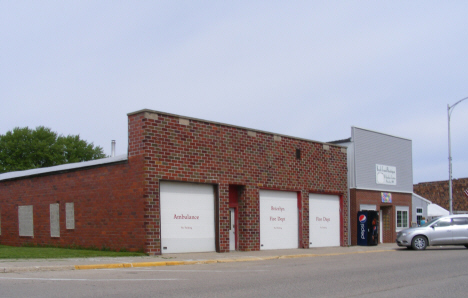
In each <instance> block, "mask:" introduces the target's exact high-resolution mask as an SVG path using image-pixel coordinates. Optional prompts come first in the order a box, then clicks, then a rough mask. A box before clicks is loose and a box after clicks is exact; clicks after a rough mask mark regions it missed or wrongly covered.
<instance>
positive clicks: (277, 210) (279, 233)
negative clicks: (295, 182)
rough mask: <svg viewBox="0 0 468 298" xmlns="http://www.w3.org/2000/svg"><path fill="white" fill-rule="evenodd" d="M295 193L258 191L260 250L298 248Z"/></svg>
mask: <svg viewBox="0 0 468 298" xmlns="http://www.w3.org/2000/svg"><path fill="white" fill-rule="evenodd" d="M298 232H299V225H298V215H297V193H295V192H286V191H272V190H261V191H260V249H261V250H264V249H283V248H297V247H298Z"/></svg>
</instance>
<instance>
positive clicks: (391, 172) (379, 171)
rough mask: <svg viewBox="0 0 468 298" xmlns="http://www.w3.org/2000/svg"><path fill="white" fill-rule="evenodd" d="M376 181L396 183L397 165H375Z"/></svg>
mask: <svg viewBox="0 0 468 298" xmlns="http://www.w3.org/2000/svg"><path fill="white" fill-rule="evenodd" d="M375 181H376V183H377V184H386V185H396V167H392V166H385V165H375Z"/></svg>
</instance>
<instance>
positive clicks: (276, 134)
mask: <svg viewBox="0 0 468 298" xmlns="http://www.w3.org/2000/svg"><path fill="white" fill-rule="evenodd" d="M145 112H147V113H154V114H161V115H167V116H172V117H178V118H183V119H188V120H195V121H200V122H205V123H211V124H216V125H223V126H228V127H233V128H238V129H244V130H250V131H254V132H259V133H264V134H270V135H274V136H279V137H285V138H290V139H295V140H300V141H306V142H312V143H318V144H325V145H332V146H335V147H339V148H347V147H346V146H342V145H338V144H332V143H328V142H319V141H314V140H309V139H304V138H298V137H293V136H288V135H283V134H279V133H274V132H269V131H264V130H259V129H253V128H248V127H244V126H237V125H232V124H226V123H221V122H215V121H210V120H204V119H198V118H193V117H188V116H182V115H176V114H171V113H166V112H161V111H155V110H150V109H143V110H139V111H136V112H132V113H128V114H127V116H131V115H136V114H140V113H145Z"/></svg>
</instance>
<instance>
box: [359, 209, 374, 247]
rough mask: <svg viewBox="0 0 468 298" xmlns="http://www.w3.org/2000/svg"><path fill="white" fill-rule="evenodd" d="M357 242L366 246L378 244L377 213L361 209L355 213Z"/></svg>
mask: <svg viewBox="0 0 468 298" xmlns="http://www.w3.org/2000/svg"><path fill="white" fill-rule="evenodd" d="M357 217H358V221H357V224H358V226H357V244H358V245H363V246H368V245H377V244H379V213H378V212H377V211H373V210H372V211H371V210H363V211H359V212H358V214H357Z"/></svg>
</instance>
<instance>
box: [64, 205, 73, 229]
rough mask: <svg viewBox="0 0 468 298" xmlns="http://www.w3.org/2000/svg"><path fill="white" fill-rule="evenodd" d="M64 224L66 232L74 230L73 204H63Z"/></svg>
mask: <svg viewBox="0 0 468 298" xmlns="http://www.w3.org/2000/svg"><path fill="white" fill-rule="evenodd" d="M65 222H66V223H65V224H66V228H67V230H73V229H75V204H74V203H65Z"/></svg>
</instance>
